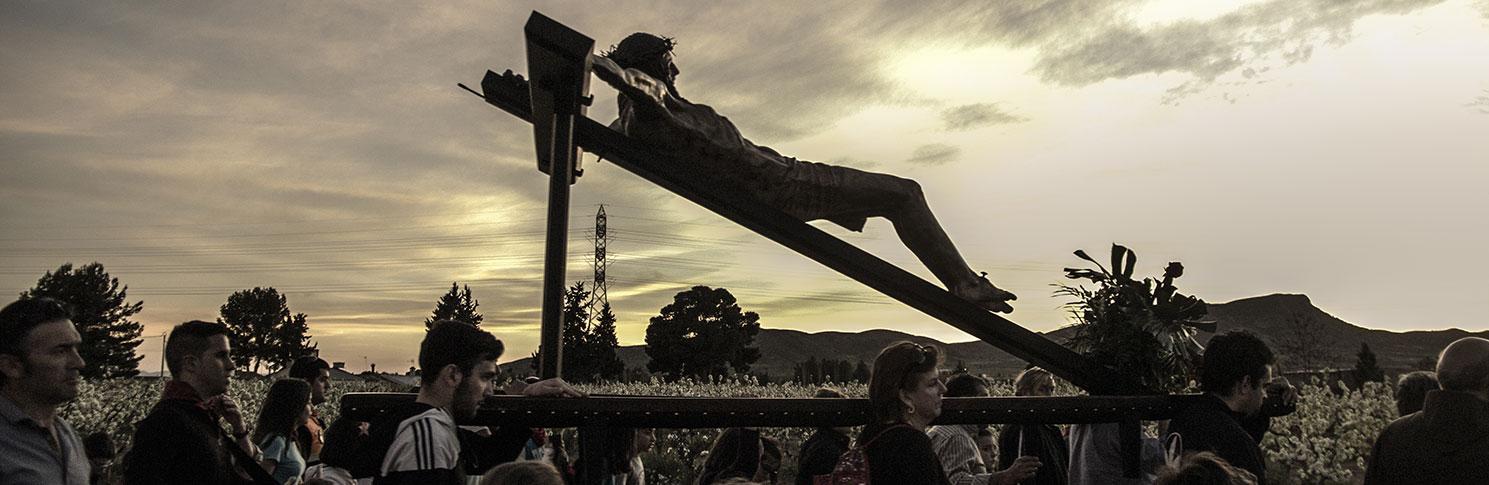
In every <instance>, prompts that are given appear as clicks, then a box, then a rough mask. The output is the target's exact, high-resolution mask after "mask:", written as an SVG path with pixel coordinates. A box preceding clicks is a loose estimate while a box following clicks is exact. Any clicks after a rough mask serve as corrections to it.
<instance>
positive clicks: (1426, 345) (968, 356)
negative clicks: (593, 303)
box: [502, 294, 1489, 378]
mask: <svg viewBox="0 0 1489 485" xmlns="http://www.w3.org/2000/svg"><path fill="white" fill-rule="evenodd" d="M1295 317H1297V318H1300V319H1303V320H1306V319H1310V318H1311V319H1314V321H1316V322H1317V324H1318V325H1319V328H1320V329H1321V331H1322V333H1323V334H1324V336H1325V338H1323V339H1322V340H1323V341H1325V342H1331V343H1332V347H1331V348H1330V349H1329V350H1330V352H1331V353H1332V354H1333V356H1334V360H1333V362H1332V365H1333V366H1336V367H1349V366H1352V365H1354V359H1355V357H1354V354H1355V352H1356V351H1357V350H1359V346H1360V342H1365V343H1369V344H1370V348H1371V349H1372V350H1374V351H1375V353H1376V354H1377V356H1378V357H1379V360H1380V365H1381V367H1384V368H1388V369H1389V368H1409V367H1413V366H1414V365H1415V364H1416V362H1417V361H1419V360H1421V359H1422V357H1432V356H1435V355H1436V354H1437V352H1438V351H1440V350H1442V348H1443V347H1444V346H1446V345H1447V344H1448V343H1449V342H1452V341H1454V340H1457V339H1459V338H1463V337H1467V336H1481V337H1486V338H1489V331H1482V332H1474V333H1471V332H1467V331H1464V330H1460V329H1456V328H1454V329H1448V330H1433V331H1414V332H1391V331H1386V330H1374V329H1368V328H1363V327H1360V326H1357V325H1354V324H1351V323H1349V322H1345V321H1343V320H1340V319H1338V318H1336V317H1334V316H1333V315H1330V314H1328V313H1327V312H1325V311H1323V310H1322V309H1319V308H1318V307H1316V306H1314V305H1313V302H1312V301H1310V300H1309V299H1308V297H1307V296H1304V295H1284V294H1277V295H1268V296H1259V297H1254V298H1246V299H1241V300H1236V301H1233V302H1229V303H1220V304H1211V305H1210V318H1211V319H1214V320H1216V321H1217V322H1218V323H1219V325H1218V329H1219V331H1222V332H1224V331H1226V330H1230V329H1233V328H1245V329H1248V330H1251V331H1253V332H1256V333H1257V334H1258V335H1260V336H1261V337H1262V338H1263V339H1266V340H1268V341H1269V342H1274V343H1275V342H1277V341H1279V339H1284V338H1287V336H1288V335H1289V334H1290V330H1289V325H1290V322H1291V321H1292V320H1293V319H1294V318H1295ZM1069 332H1070V331H1069V329H1060V330H1055V331H1053V332H1049V333H1048V334H1046V335H1047V336H1048V337H1050V338H1052V339H1054V340H1056V341H1063V340H1064V339H1065V337H1067V336H1068V335H1069ZM1209 338H1210V334H1208V333H1206V334H1201V335H1200V336H1199V340H1200V342H1205V341H1208V340H1209ZM899 340H909V341H912V342H916V343H921V344H935V345H937V346H939V347H941V348H942V349H943V350H944V351H945V352H946V363H947V365H948V366H953V365H956V363H957V362H958V361H961V362H964V363H966V365H967V367H968V368H970V369H972V370H973V371H975V372H981V373H986V374H989V375H994V376H1011V375H1013V374H1015V373H1017V372H1018V371H1019V370H1020V369H1022V368H1023V367H1024V365H1025V364H1024V362H1023V361H1021V360H1019V359H1016V358H1014V357H1013V356H1011V355H1009V354H1008V353H1006V352H1003V351H1001V350H998V349H997V348H995V347H993V346H992V345H989V344H987V343H983V342H975V341H974V342H961V343H952V344H947V343H944V342H940V341H937V340H935V339H930V338H925V337H918V336H914V335H909V334H905V333H902V332H897V331H893V330H885V329H873V330H866V331H863V332H857V333H849V332H820V333H806V332H801V331H797V330H784V329H762V330H761V331H760V334H759V335H758V336H756V338H755V343H756V345H757V346H759V347H760V354H761V357H760V360H759V361H758V362H756V363H755V365H753V366H751V371H753V372H765V373H767V374H769V375H771V376H772V377H776V378H785V377H789V376H790V375H791V373H792V366H793V365H794V364H795V363H797V362H801V361H804V360H806V359H807V357H810V356H817V357H818V358H823V357H826V358H831V359H837V360H842V359H847V360H848V361H850V362H857V361H859V360H862V361H864V362H869V363H872V362H873V359H874V356H875V355H876V354H878V352H879V350H880V349H882V348H884V347H885V346H886V345H889V344H890V343H891V342H895V341H899ZM1274 347H1275V345H1274ZM617 353H618V354H619V355H620V358H621V360H622V361H624V362H625V364H626V367H627V368H644V367H645V366H646V362H647V357H646V350H645V348H644V346H640V345H632V346H625V347H621V348H619V349H618V350H617ZM528 361H529V359H522V360H518V361H515V362H511V363H508V364H503V365H502V367H503V368H505V369H527V368H528V367H527V366H528V365H529V364H528Z"/></svg>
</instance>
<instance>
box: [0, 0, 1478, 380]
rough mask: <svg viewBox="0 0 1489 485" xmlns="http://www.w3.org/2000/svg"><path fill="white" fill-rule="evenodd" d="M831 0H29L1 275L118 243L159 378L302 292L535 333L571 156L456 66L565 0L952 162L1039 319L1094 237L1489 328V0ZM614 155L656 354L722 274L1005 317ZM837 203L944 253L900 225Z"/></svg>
mask: <svg viewBox="0 0 1489 485" xmlns="http://www.w3.org/2000/svg"><path fill="white" fill-rule="evenodd" d="M813 3H814V5H812V6H806V5H805V4H801V3H799V2H781V3H779V4H775V5H767V4H761V3H758V2H749V3H746V2H731V3H724V2H705V3H703V4H699V3H697V2H677V3H672V4H666V3H651V2H609V3H606V4H597V3H592V2H562V3H552V2H544V3H541V4H540V3H523V2H471V3H468V4H458V3H455V2H439V3H435V4H431V5H417V4H414V3H412V2H382V3H372V2H286V3H284V4H278V3H263V2H225V3H205V2H180V3H169V4H143V5H132V4H125V3H121V2H4V7H3V8H4V11H5V14H4V15H0V66H3V68H0V166H3V169H4V171H3V174H4V176H3V177H0V191H3V194H4V195H3V198H4V204H3V205H0V227H3V228H4V234H3V235H0V291H3V292H4V294H10V295H14V294H16V293H18V292H20V291H21V290H23V289H25V288H27V287H29V286H30V285H32V284H33V283H35V281H36V279H37V278H38V277H39V276H41V274H42V273H44V272H45V271H48V270H51V269H55V268H56V267H57V266H58V265H60V264H62V263H66V262H72V263H75V264H85V263H88V262H93V261H98V262H101V263H103V264H104V265H105V267H106V268H107V269H108V270H109V271H110V272H111V273H112V274H113V275H114V276H116V277H118V278H120V279H121V280H122V282H123V283H124V284H126V285H128V286H129V296H130V297H131V299H132V300H143V301H144V302H145V305H144V311H143V312H142V313H140V315H139V316H138V318H139V319H140V320H141V321H143V322H144V323H145V327H146V331H145V332H146V334H147V336H151V337H152V339H151V340H147V342H146V343H145V344H144V345H142V346H141V350H142V351H143V352H144V353H145V354H146V355H147V357H146V359H145V361H144V362H143V365H144V367H145V368H146V369H153V368H154V367H155V366H157V365H159V364H158V363H159V360H158V350H159V347H160V343H159V342H160V340H159V335H160V334H162V333H163V332H165V331H167V330H168V329H169V327H170V326H171V325H173V324H175V323H179V322H181V321H184V320H188V319H211V318H215V317H216V315H217V309H218V307H219V306H220V305H221V304H222V303H223V302H224V301H225V299H226V298H227V296H228V295H229V294H231V293H232V292H233V291H236V290H240V289H245V288H251V287H254V286H273V287H276V288H279V289H280V290H281V291H283V292H285V293H286V294H288V298H289V303H290V307H291V309H292V310H293V311H296V312H304V313H307V314H308V315H309V319H310V322H311V330H312V333H313V335H314V338H315V341H316V342H317V343H318V344H319V345H320V348H321V349H322V350H323V355H325V356H327V357H329V358H330V359H333V360H339V361H346V362H347V363H348V366H349V367H351V368H353V369H363V368H365V364H366V363H378V364H381V366H382V368H383V369H399V368H403V367H407V366H408V365H409V363H410V360H411V359H413V358H414V355H415V354H416V353H417V348H416V347H417V340H418V338H419V337H420V335H421V334H422V332H423V326H422V324H421V322H422V320H423V318H424V317H425V316H426V315H427V314H428V313H429V311H430V310H431V309H432V308H433V305H434V301H435V299H436V298H437V297H438V296H439V295H440V294H441V293H443V292H444V291H445V290H446V289H448V287H449V285H450V283H451V282H452V281H459V282H460V283H462V284H469V285H470V287H471V289H472V291H473V292H474V294H475V296H476V297H477V298H478V299H479V300H480V303H481V309H482V310H483V312H484V313H485V316H486V322H487V323H486V326H487V328H489V329H491V330H493V331H494V332H495V333H497V334H498V336H499V337H501V338H502V339H503V340H505V341H506V342H507V344H508V346H509V349H511V350H510V351H509V355H508V356H507V358H508V359H511V358H519V357H524V356H526V355H527V354H528V353H529V352H531V350H532V349H533V348H534V347H535V346H536V341H537V320H538V304H539V299H540V297H539V293H538V290H539V286H540V282H541V266H542V261H541V254H542V251H541V245H542V237H543V229H544V222H543V215H544V204H545V195H544V194H545V190H546V180H545V178H544V177H543V176H542V175H541V174H540V173H539V172H537V171H536V170H535V164H534V162H533V160H532V139H531V132H530V131H528V128H527V127H526V126H525V125H524V124H523V123H521V122H519V121H518V120H516V119H515V118H513V117H511V116H509V115H507V114H505V113H503V112H501V111H499V110H495V109H493V108H491V107H489V106H487V105H485V104H483V103H481V102H480V101H479V100H478V99H475V98H474V97H471V96H470V95H468V94H466V93H464V92H462V91H460V90H459V89H457V88H456V86H455V83H457V82H465V83H467V84H471V85H475V84H478V83H479V81H480V79H481V76H482V74H483V73H484V72H485V70H487V69H493V70H497V71H501V70H503V69H508V68H510V69H514V70H516V71H519V72H521V71H524V70H525V66H524V64H525V58H524V54H523V39H522V24H523V22H524V21H525V20H526V18H527V16H528V13H529V12H530V11H531V10H533V9H534V8H540V9H541V10H542V11H543V12H544V13H546V14H548V15H550V16H552V17H554V18H556V19H558V20H560V21H562V22H565V23H566V24H568V25H570V26H572V27H574V28H576V29H577V30H579V31H581V32H584V33H586V34H588V35H590V36H592V37H594V38H595V39H596V40H597V44H598V45H599V46H602V47H603V46H608V45H610V44H612V43H614V42H617V41H618V40H619V39H620V38H622V37H623V36H624V35H626V34H628V33H630V32H634V31H650V32H655V33H659V34H664V35H669V36H672V37H675V38H677V40H678V42H679V44H678V48H677V59H678V61H677V62H678V65H679V67H680V68H681V70H682V75H681V76H680V77H679V80H678V84H679V86H678V87H679V89H680V91H681V92H682V93H683V95H684V96H687V97H688V98H690V99H692V100H693V101H695V102H701V103H705V104H710V105H712V106H714V107H715V108H717V109H718V110H719V111H720V112H721V113H724V114H725V115H727V116H729V117H730V119H732V120H733V121H734V122H735V123H736V124H738V125H739V126H740V128H741V130H742V131H743V132H744V133H745V135H746V136H748V137H750V138H751V139H752V140H754V141H755V142H757V143H759V144H762V145H769V146H772V147H774V148H776V149H778V150H779V151H781V152H782V153H787V154H790V155H793V156H796V157H798V158H803V159H808V160H818V161H824V162H830V163H836V164H841V165H846V166H851V167H856V168H860V169H865V170H873V171H882V172H888V173H894V174H897V175H901V176H905V177H910V178H914V179H916V180H918V181H919V182H920V183H921V184H922V185H923V186H924V187H925V188H926V191H927V195H928V197H929V199H930V203H931V206H932V208H933V209H934V210H936V212H937V214H938V216H939V218H940V220H941V222H942V223H943V224H944V225H945V227H946V229H947V231H948V232H949V233H950V234H951V236H952V237H953V239H955V240H956V241H957V243H958V245H959V246H960V247H961V249H962V250H963V252H964V253H965V255H966V257H967V259H968V260H969V262H971V263H972V265H973V266H974V268H976V269H978V270H981V271H987V272H989V273H990V275H991V277H992V278H993V280H994V281H996V282H997V283H998V284H999V285H1000V286H1002V287H1004V288H1008V289H1010V290H1012V291H1014V292H1016V293H1018V294H1020V295H1021V296H1022V297H1021V298H1020V300H1019V301H1018V302H1017V303H1018V305H1017V306H1016V308H1017V311H1016V312H1015V313H1014V314H1013V315H1012V317H1011V318H1012V319H1013V320H1014V321H1016V322H1019V323H1021V324H1024V325H1025V326H1027V327H1029V328H1032V329H1035V330H1050V329H1053V328H1056V327H1058V326H1061V325H1063V324H1064V323H1065V322H1066V317H1065V315H1064V311H1063V310H1062V309H1061V304H1062V303H1064V301H1063V300H1062V299H1061V298H1057V297H1054V296H1053V295H1052V290H1053V288H1052V286H1051V285H1052V284H1056V283H1061V282H1062V281H1063V280H1062V278H1061V275H1062V273H1061V271H1060V269H1061V268H1062V267H1065V266H1073V265H1078V264H1079V263H1080V261H1079V260H1077V259H1076V258H1074V257H1073V256H1071V251H1073V250H1075V249H1082V248H1084V249H1086V250H1088V251H1091V252H1092V253H1096V254H1104V253H1105V252H1106V248H1107V247H1108V246H1109V245H1110V244H1111V243H1113V242H1118V243H1122V244H1125V245H1128V246H1129V247H1132V248H1133V249H1134V250H1135V251H1137V253H1138V256H1139V258H1140V259H1139V265H1138V269H1139V272H1142V273H1148V274H1156V273H1159V272H1161V271H1162V267H1163V264H1164V263H1165V262H1167V261H1174V260H1177V261H1182V262H1184V264H1185V266H1186V268H1188V272H1187V274H1186V275H1185V276H1184V277H1183V278H1182V279H1181V280H1179V281H1178V283H1179V286H1180V287H1181V290H1182V291H1185V292H1190V293H1194V294H1197V295H1199V296H1200V297H1202V298H1205V299H1206V300H1208V301H1212V302H1224V301H1230V300H1235V299H1239V298H1245V297H1250V296H1257V295H1264V294H1270V293H1280V292H1281V293H1304V294H1307V295H1309V296H1310V297H1312V299H1313V301H1314V303H1315V304H1316V305H1318V306H1320V307H1322V308H1323V309H1324V310H1326V311H1329V312H1331V313H1333V314H1334V315H1336V316H1339V317H1341V318H1343V319H1345V320H1347V321H1350V322H1353V323H1356V324H1359V325H1364V326H1368V327H1374V328H1384V329H1391V330H1411V329H1436V328H1445V327H1460V328H1466V329H1475V330H1482V329H1485V328H1489V327H1486V324H1485V322H1484V320H1483V318H1484V317H1483V315H1485V314H1489V297H1486V296H1485V295H1486V294H1489V283H1485V278H1484V275H1485V274H1489V263H1486V260H1489V258H1486V255H1485V248H1489V225H1486V223H1485V221H1486V220H1489V190H1485V189H1484V185H1485V183H1486V182H1489V1H1485V0H1455V1H1434V0H1362V1H1354V2H1346V1H1339V0H1261V1H1206V2H1192V1H1188V0H1157V1H1138V0H1119V1H1090V2H1086V1H1073V0H1072V1H1066V0H1044V1H1012V0H1010V1H998V2H972V1H968V2H925V3H905V2H884V3H883V4H880V5H874V4H870V3H867V2H813ZM595 92H596V94H597V102H596V103H595V104H596V106H595V108H594V109H592V110H591V113H590V114H591V116H592V117H594V118H596V119H600V120H602V121H605V122H608V121H609V120H610V119H611V118H613V116H614V113H615V107H614V102H613V97H614V91H612V90H610V89H609V88H608V87H606V86H604V85H603V84H601V83H596V85H595ZM586 162H587V165H586V168H587V171H586V174H585V176H584V178H583V179H582V180H581V182H580V183H579V184H578V185H577V186H576V187H575V196H574V210H573V214H572V224H571V226H570V237H571V241H572V244H571V247H570V250H571V255H572V260H571V261H570V266H569V267H570V273H569V280H570V281H580V280H587V279H589V278H590V273H589V272H590V269H589V263H588V261H589V260H590V259H591V258H592V245H591V243H590V242H589V241H588V237H589V234H590V233H591V232H592V223H593V219H592V214H593V213H594V211H595V209H596V208H597V207H598V206H599V204H605V206H606V208H607V209H606V210H607V212H608V213H609V220H610V232H611V234H612V235H613V239H612V240H611V241H610V243H609V244H610V245H609V248H610V255H611V260H610V273H609V277H610V292H609V296H610V300H611V302H612V304H613V305H614V307H615V308H616V310H617V313H618V314H619V315H620V338H621V341H622V343H624V344H637V343H641V342H642V341H643V339H644V335H645V325H646V321H647V318H648V317H649V316H651V315H655V314H656V313H657V311H658V309H660V308H661V307H662V306H663V305H665V304H666V303H668V302H669V301H670V300H671V297H672V295H673V294H675V293H676V292H678V291H681V290H683V289H685V288H687V287H688V286H690V285H694V284H706V285H711V286H723V287H726V288H729V289H730V290H732V291H733V292H734V293H735V294H736V295H737V296H738V297H739V299H740V301H741V304H742V305H743V306H744V307H745V308H746V309H747V310H753V311H757V312H759V313H760V314H761V315H762V319H761V322H762V324H763V325H764V326H766V327H769V328H794V329H801V330H807V331H819V330H850V331H851V330H862V329H869V328H890V329H897V330H902V331H907V332H912V333H917V334H922V335H927V336H931V337H936V338H940V339H943V340H948V341H963V340H968V339H969V337H967V336H966V335H965V334H961V333H960V332H957V331H955V330H953V329H951V328H950V327H948V326H946V325H944V324H941V323H940V322H937V321H935V320H932V319H930V318H928V317H924V316H922V315H920V314H918V313H916V312H914V311H912V310H908V309H905V308H903V307H901V306H899V305H896V304H894V303H893V302H892V301H891V300H889V299H888V298H886V297H883V296H879V295H877V294H875V293H873V292H872V291H870V290H868V289H867V288H865V287H863V286H861V285H859V284H857V283H854V282H852V281H851V280H848V279H846V278H843V277H840V276H837V275H836V274H834V273H832V272H830V271H828V270H826V269H825V268H823V267H821V266H819V265H817V264H816V263H814V262H812V261H810V260H808V259H806V258H804V257H802V256H799V255H796V254H794V253H792V252H789V251H787V250H785V249H783V248H780V247H778V246H775V245H774V244H772V243H770V242H768V241H766V240H765V239H764V238H762V237H760V236H757V235H755V234H753V233H750V232H748V231H746V230H744V229H741V228H738V227H734V226H732V225H731V224H729V223H728V222H727V221H725V220H724V219H722V218H720V217H718V216H715V215H713V214H711V213H709V212H707V211H704V210H702V209H699V208H698V207H696V206H694V205H692V204H691V203H689V202H687V201H685V200H683V199H681V198H678V197H676V196H674V195H671V194H670V193H668V192H665V191H663V190H661V189H658V188H656V187H652V186H649V185H648V184H646V183H645V182H644V181H642V180H641V179H640V178H638V177H636V176H633V175H631V174H629V173H628V172H625V171H623V170H620V169H618V168H617V167H615V166H613V165H609V164H606V163H600V164H598V165H596V164H594V160H593V157H589V158H588V159H587V160H586ZM819 224H820V223H819ZM822 227H824V228H825V229H826V230H827V231H829V232H831V233H833V234H837V235H840V236H842V237H844V238H846V239H847V240H849V241H851V242H853V243H855V244H858V245H860V246H862V247H864V248H865V249H868V250H869V251H871V252H873V253H875V254H878V255H880V256H882V257H884V258H886V259H888V260H890V261H892V262H895V263H898V264H900V265H902V266H903V267H905V268H907V269H909V270H911V271H912V272H915V273H917V274H919V275H922V276H924V277H927V278H929V277H930V276H929V273H928V272H927V271H925V270H924V269H923V268H922V267H921V266H920V265H919V264H918V263H917V262H916V261H915V260H914V258H913V256H912V255H911V254H910V253H909V252H908V251H907V250H905V249H904V248H903V247H901V246H900V244H899V242H898V240H897V239H896V237H895V236H894V233H893V230H892V229H891V228H890V226H889V224H888V223H886V222H884V221H882V220H878V221H872V222H870V224H869V226H868V227H867V228H866V230H865V231H864V232H863V233H861V234H860V233H848V232H846V231H843V230H841V229H840V228H837V227H836V226H830V225H823V226H822Z"/></svg>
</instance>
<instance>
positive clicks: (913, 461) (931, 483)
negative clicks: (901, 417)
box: [858, 423, 951, 485]
mask: <svg viewBox="0 0 1489 485" xmlns="http://www.w3.org/2000/svg"><path fill="white" fill-rule="evenodd" d="M891 426H893V425H891V424H884V423H874V424H870V425H868V426H865V427H864V428H863V433H862V434H860V435H859V437H858V439H859V440H860V441H862V440H868V439H873V442H872V443H869V445H868V448H867V449H866V450H864V451H865V453H864V454H865V455H867V458H868V462H869V483H876V484H877V483H893V484H897V485H950V484H951V482H950V481H948V480H947V479H946V470H943V469H941V460H939V459H937V458H936V453H935V452H934V451H932V450H931V438H930V437H929V436H926V434H925V432H924V431H916V430H915V428H911V427H909V426H899V427H896V428H893V429H889V428H890V427H891ZM881 431H882V432H883V434H882V435H880V432H881ZM875 436H878V438H877V439H875V438H874V437H875Z"/></svg>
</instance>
